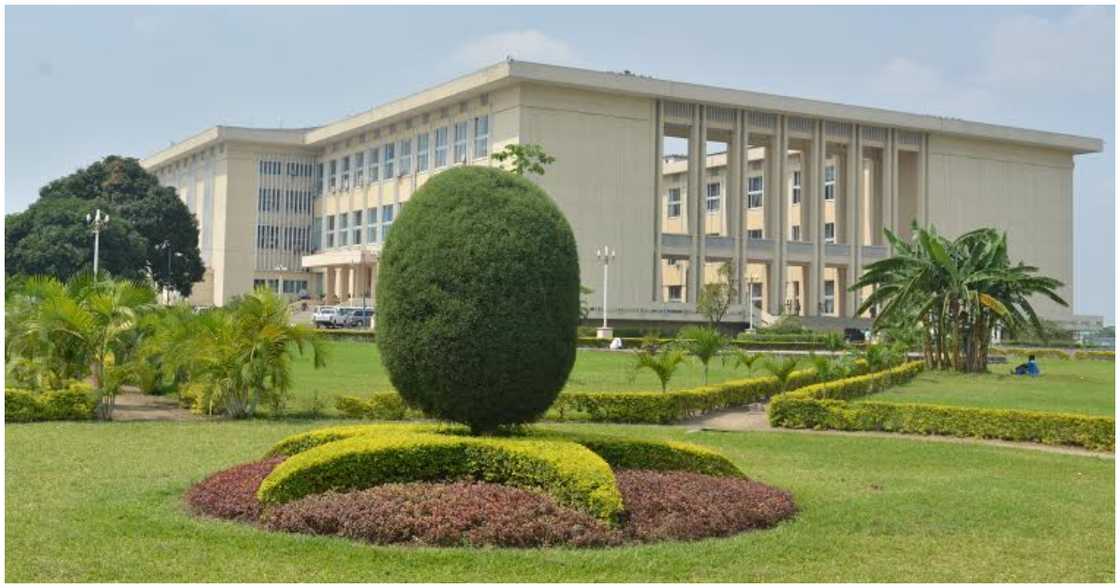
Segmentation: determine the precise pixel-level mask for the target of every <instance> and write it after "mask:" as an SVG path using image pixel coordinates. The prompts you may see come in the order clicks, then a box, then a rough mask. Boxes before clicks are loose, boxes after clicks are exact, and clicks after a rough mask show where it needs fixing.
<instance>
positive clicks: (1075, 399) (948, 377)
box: [861, 357, 1116, 416]
mask: <svg viewBox="0 0 1120 588" xmlns="http://www.w3.org/2000/svg"><path fill="white" fill-rule="evenodd" d="M1024 360H1025V358H1019V357H1012V358H1009V359H1008V364H1007V365H1006V366H1003V365H996V366H992V373H989V374H982V375H970V374H959V373H953V372H932V371H927V372H923V373H922V374H920V375H919V376H918V377H917V378H915V379H914V380H913V381H911V382H909V383H908V384H905V385H903V386H899V387H897V388H893V389H891V390H888V391H886V392H883V393H880V394H875V395H872V396H868V397H866V398H863V399H861V401H874V402H920V403H928V404H946V405H953V406H972V407H978V408H1014V409H1023V410H1040V411H1047V412H1070V413H1079V414H1089V415H1103V416H1114V415H1115V414H1116V403H1115V395H1116V382H1115V368H1116V364H1114V363H1113V362H1111V361H1087V360H1086V361H1072V360H1056V359H1043V360H1041V361H1040V362H1039V365H1040V367H1041V368H1042V375H1041V376H1039V377H1037V378H1031V377H1025V376H1011V375H1009V374H1008V372H1009V371H1010V370H1011V368H1012V367H1014V366H1015V365H1018V364H1019V363H1022V362H1023V361H1024Z"/></svg>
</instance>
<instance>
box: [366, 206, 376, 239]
mask: <svg viewBox="0 0 1120 588" xmlns="http://www.w3.org/2000/svg"><path fill="white" fill-rule="evenodd" d="M366 223H367V224H366V243H376V242H377V207H376V206H375V207H373V208H370V209H368V210H366Z"/></svg>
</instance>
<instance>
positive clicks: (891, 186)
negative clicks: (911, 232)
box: [883, 129, 901, 255]
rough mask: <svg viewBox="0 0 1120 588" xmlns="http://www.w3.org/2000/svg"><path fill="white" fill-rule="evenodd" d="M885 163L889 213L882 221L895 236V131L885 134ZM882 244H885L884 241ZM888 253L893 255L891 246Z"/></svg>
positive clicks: (897, 227)
mask: <svg viewBox="0 0 1120 588" xmlns="http://www.w3.org/2000/svg"><path fill="white" fill-rule="evenodd" d="M887 161H889V162H890V165H889V166H888V167H889V168H890V171H889V172H888V176H889V177H890V181H889V182H887V184H886V185H887V202H888V206H887V210H888V211H889V213H888V214H887V215H886V217H885V218H884V219H883V220H884V222H885V223H887V228H889V229H890V230H891V231H892V232H894V233H896V234H897V233H898V232H899V229H901V227H899V226H898V223H899V216H898V131H897V130H896V129H890V132H888V133H887ZM884 242H886V241H885V239H884ZM888 245H889V244H888ZM890 252H891V254H892V255H893V254H894V247H893V246H891V248H890Z"/></svg>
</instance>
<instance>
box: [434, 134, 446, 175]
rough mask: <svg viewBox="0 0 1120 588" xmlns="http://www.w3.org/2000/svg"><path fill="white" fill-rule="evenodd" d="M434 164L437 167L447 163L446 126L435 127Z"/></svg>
mask: <svg viewBox="0 0 1120 588" xmlns="http://www.w3.org/2000/svg"><path fill="white" fill-rule="evenodd" d="M435 158H436V162H435V165H436V167H437V168H440V167H445V166H446V165H447V127H440V128H438V129H436V149H435Z"/></svg>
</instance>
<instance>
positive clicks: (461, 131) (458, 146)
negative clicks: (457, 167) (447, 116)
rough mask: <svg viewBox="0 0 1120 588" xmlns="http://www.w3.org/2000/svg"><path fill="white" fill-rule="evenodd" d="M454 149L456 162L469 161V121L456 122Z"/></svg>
mask: <svg viewBox="0 0 1120 588" xmlns="http://www.w3.org/2000/svg"><path fill="white" fill-rule="evenodd" d="M452 149H453V150H452V155H453V156H454V162H455V163H463V162H466V161H467V121H463V122H461V123H455V143H454V144H453V145H452Z"/></svg>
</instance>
